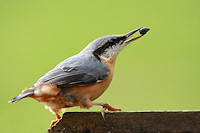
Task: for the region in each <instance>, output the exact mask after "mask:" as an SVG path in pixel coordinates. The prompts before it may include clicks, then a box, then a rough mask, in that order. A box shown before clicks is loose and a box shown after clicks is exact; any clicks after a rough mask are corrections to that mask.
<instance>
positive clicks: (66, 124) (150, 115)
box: [48, 110, 200, 133]
mask: <svg viewBox="0 0 200 133" xmlns="http://www.w3.org/2000/svg"><path fill="white" fill-rule="evenodd" d="M105 118H106V122H105V121H104V120H103V118H102V116H101V113H100V112H66V113H64V114H63V117H62V119H61V120H60V121H59V122H58V123H57V124H56V125H55V126H54V127H53V133H69V132H72V133H75V132H78V133H96V132H97V133H98V132H102V133H103V132H111V133H112V132H114V133H115V132H123V133H126V132H127V133H129V132H134V133H135V132H136V133H137V132H142V133H149V132H189V133H190V132H194V133H196V132H200V111H199V110H195V111H190V110H183V111H137V112H133V111H128V112H105ZM48 132H50V131H49V130H48Z"/></svg>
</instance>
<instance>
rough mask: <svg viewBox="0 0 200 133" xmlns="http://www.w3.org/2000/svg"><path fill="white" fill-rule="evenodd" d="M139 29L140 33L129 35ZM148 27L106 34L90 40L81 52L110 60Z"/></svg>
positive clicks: (147, 29) (144, 32)
mask: <svg viewBox="0 0 200 133" xmlns="http://www.w3.org/2000/svg"><path fill="white" fill-rule="evenodd" d="M137 31H139V33H140V35H139V36H137V37H134V38H131V36H132V35H133V34H134V33H136V32H137ZM147 31H149V28H138V29H135V30H133V31H130V32H128V33H126V34H123V35H107V36H103V37H100V38H97V39H96V40H94V41H92V42H91V43H90V44H89V45H88V46H87V47H86V48H85V49H83V50H82V51H81V53H83V52H90V53H91V52H92V53H93V54H94V55H96V56H98V57H101V58H104V59H106V60H110V59H113V58H116V57H117V55H118V53H119V52H120V50H121V49H122V48H123V47H125V46H126V45H127V44H129V43H130V42H132V41H134V40H137V39H138V38H140V37H142V36H143V35H144V34H146V32H147Z"/></svg>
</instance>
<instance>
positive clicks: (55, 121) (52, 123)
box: [50, 113, 61, 133]
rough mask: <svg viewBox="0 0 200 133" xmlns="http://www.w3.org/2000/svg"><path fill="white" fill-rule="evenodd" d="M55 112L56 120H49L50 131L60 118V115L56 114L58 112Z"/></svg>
mask: <svg viewBox="0 0 200 133" xmlns="http://www.w3.org/2000/svg"><path fill="white" fill-rule="evenodd" d="M55 114H56V117H57V120H53V121H52V122H51V125H50V132H51V133H52V128H53V126H54V125H55V124H56V123H57V122H58V121H59V120H60V119H61V116H60V115H59V114H58V113H55Z"/></svg>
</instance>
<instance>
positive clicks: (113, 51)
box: [100, 44, 125, 60]
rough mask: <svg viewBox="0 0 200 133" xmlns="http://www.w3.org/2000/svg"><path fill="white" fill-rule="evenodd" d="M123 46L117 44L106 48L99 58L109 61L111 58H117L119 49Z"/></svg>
mask: <svg viewBox="0 0 200 133" xmlns="http://www.w3.org/2000/svg"><path fill="white" fill-rule="evenodd" d="M124 46H125V44H117V45H113V46H111V47H109V48H107V49H106V50H105V51H104V52H103V53H102V54H101V55H100V56H101V57H102V58H104V59H105V60H110V59H112V58H115V57H117V55H118V54H119V52H120V51H121V49H122V48H123V47H124Z"/></svg>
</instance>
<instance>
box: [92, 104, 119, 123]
mask: <svg viewBox="0 0 200 133" xmlns="http://www.w3.org/2000/svg"><path fill="white" fill-rule="evenodd" d="M92 104H93V105H98V106H102V107H103V108H102V110H101V115H102V117H103V119H104V121H105V122H106V119H105V116H104V114H105V113H104V112H105V110H106V109H108V110H109V111H121V109H117V108H113V107H111V106H110V105H109V104H107V103H92Z"/></svg>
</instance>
